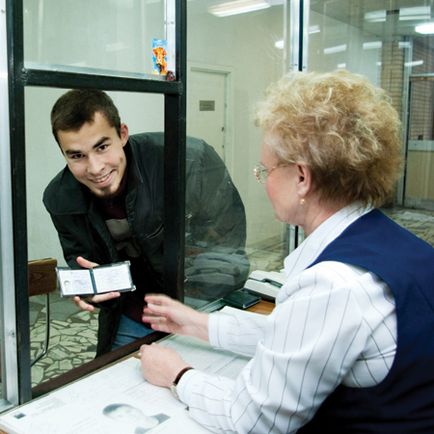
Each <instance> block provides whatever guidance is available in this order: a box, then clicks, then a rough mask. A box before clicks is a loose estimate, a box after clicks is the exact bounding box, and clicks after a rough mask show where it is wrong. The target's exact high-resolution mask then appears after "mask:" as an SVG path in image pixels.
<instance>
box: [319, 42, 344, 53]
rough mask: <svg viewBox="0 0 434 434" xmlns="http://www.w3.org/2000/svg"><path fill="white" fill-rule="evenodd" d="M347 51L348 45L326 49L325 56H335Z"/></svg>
mask: <svg viewBox="0 0 434 434" xmlns="http://www.w3.org/2000/svg"><path fill="white" fill-rule="evenodd" d="M342 51H347V44H342V45H335V46H334V47H327V48H324V54H334V53H340V52H342Z"/></svg>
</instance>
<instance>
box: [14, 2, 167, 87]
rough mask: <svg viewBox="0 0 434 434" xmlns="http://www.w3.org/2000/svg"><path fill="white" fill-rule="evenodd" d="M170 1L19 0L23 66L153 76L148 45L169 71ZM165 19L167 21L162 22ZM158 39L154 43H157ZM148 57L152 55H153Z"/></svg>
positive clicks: (151, 53) (158, 75)
mask: <svg viewBox="0 0 434 434" xmlns="http://www.w3.org/2000/svg"><path fill="white" fill-rule="evenodd" d="M173 4H174V2H173V0H141V1H136V0H109V1H106V0H94V1H90V2H89V1H86V0H77V1H67V0H38V1H34V0H24V11H23V13H24V62H25V66H26V67H27V68H34V69H49V70H55V71H69V72H81V73H86V72H88V73H93V74H106V75H118V76H119V75H120V76H127V77H137V78H144V77H146V78H156V79H157V78H159V77H160V76H161V75H165V73H164V74H163V73H162V74H160V72H161V71H160V70H159V69H156V65H155V63H154V60H155V54H154V52H153V49H154V48H155V47H157V46H161V48H162V49H164V50H166V54H165V56H164V57H165V61H166V62H168V63H169V65H167V68H166V69H169V70H171V71H174V70H175V59H174V39H173V36H172V33H171V31H170V29H169V28H170V27H171V26H172V25H173V23H170V21H168V20H167V19H166V18H167V16H166V15H167V13H169V14H170V9H171V8H172V9H173ZM166 24H167V25H166ZM158 41H160V42H158ZM153 57H154V60H153Z"/></svg>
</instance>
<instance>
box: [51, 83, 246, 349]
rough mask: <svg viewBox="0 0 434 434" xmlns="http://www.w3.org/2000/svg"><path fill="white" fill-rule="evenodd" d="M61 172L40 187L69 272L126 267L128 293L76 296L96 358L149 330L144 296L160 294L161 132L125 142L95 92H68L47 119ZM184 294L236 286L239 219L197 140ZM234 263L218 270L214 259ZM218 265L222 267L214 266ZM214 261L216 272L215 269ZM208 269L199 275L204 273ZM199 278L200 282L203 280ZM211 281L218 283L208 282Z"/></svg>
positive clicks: (232, 195)
mask: <svg viewBox="0 0 434 434" xmlns="http://www.w3.org/2000/svg"><path fill="white" fill-rule="evenodd" d="M51 124H52V131H53V134H54V137H55V139H56V141H57V143H58V144H59V147H60V149H61V151H62V153H63V155H64V157H65V159H66V167H65V168H64V169H63V170H62V171H61V172H59V173H58V174H57V175H56V177H55V178H54V179H53V180H52V181H51V182H50V184H49V185H48V186H47V188H46V190H45V192H44V197H43V202H44V205H45V207H46V209H47V210H48V212H49V213H50V215H51V218H52V221H53V223H54V225H55V227H56V229H57V232H58V234H59V239H60V243H61V245H62V249H63V253H64V256H65V259H66V261H67V263H68V265H69V266H70V267H72V268H78V267H85V268H89V267H93V266H95V265H97V264H107V263H112V262H117V261H120V260H129V261H130V262H131V272H132V276H133V281H134V283H135V285H136V288H137V289H136V291H134V292H131V293H124V294H122V295H121V294H120V293H119V292H111V293H107V294H101V295H95V296H93V297H88V298H86V299H81V298H79V297H75V298H74V301H75V303H76V304H77V306H79V307H80V309H82V310H88V311H93V310H94V308H95V307H94V305H95V304H96V305H97V306H98V307H100V313H99V329H98V345H97V355H101V354H103V353H105V352H107V351H110V350H111V349H112V348H116V347H118V346H121V345H124V344H126V343H129V342H131V341H132V340H134V339H137V338H139V337H142V336H144V335H146V334H148V333H150V332H151V331H152V330H151V329H149V328H148V327H146V325H144V324H143V323H142V321H141V315H142V310H143V304H144V296H145V294H147V293H150V292H164V286H163V281H162V272H163V241H164V228H163V213H164V192H163V181H164V171H163V151H164V135H163V133H144V134H137V135H132V136H129V134H128V127H127V125H126V124H124V123H121V121H120V117H119V114H118V110H117V108H116V107H115V105H114V104H113V101H112V100H111V98H110V97H109V96H108V95H107V94H105V93H104V92H102V91H99V90H71V91H69V92H67V93H66V94H64V95H63V96H61V97H60V98H59V99H58V100H57V102H56V103H55V104H54V106H53V109H52V112H51ZM186 173H187V179H186V232H187V238H186V244H187V248H188V249H190V251H194V252H195V255H194V256H192V257H191V258H188V260H187V261H186V267H188V270H186V274H187V276H186V277H187V285H186V286H187V289H189V290H191V291H194V290H197V285H195V282H196V283H197V282H199V283H200V282H201V280H202V281H203V280H205V281H207V280H208V282H214V285H213V284H208V287H207V288H205V292H207V294H205V295H204V291H203V287H201V286H200V285H198V286H199V287H201V291H199V292H200V295H201V296H204V297H206V296H208V297H210V298H217V297H218V296H220V295H221V293H220V292H219V291H222V292H228V291H230V290H232V289H234V288H236V287H240V286H242V283H243V281H244V279H245V277H246V274H247V272H248V261H247V260H246V258H245V254H244V245H245V213H244V206H243V204H242V201H241V199H240V196H239V194H238V192H237V190H236V188H235V186H234V185H233V183H232V181H231V179H230V176H229V174H228V172H227V170H226V168H225V166H224V163H223V162H222V160H221V159H220V158H219V157H218V155H217V154H216V152H215V151H214V150H213V148H212V147H211V146H209V145H207V144H206V143H205V142H203V141H201V140H198V139H193V138H188V140H187V167H186ZM227 256H230V257H231V258H232V259H233V261H232V264H230V267H229V269H228V266H227V265H228V264H227V263H226V266H225V267H224V266H222V265H221V264H222V263H223V262H224V261H223V259H225V258H227ZM220 260H222V261H220ZM216 264H219V265H216ZM210 268H211V269H213V270H214V272H213V273H211V274H209V275H208V277H209V278H208V279H206V276H207V274H206V273H205V274H204V273H202V272H203V271H204V270H209V269H210ZM204 276H205V279H204ZM216 276H217V278H216Z"/></svg>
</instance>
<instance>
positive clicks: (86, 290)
mask: <svg viewBox="0 0 434 434" xmlns="http://www.w3.org/2000/svg"><path fill="white" fill-rule="evenodd" d="M56 272H57V279H58V280H59V287H60V292H61V294H62V296H64V297H68V296H73V295H95V294H103V293H104V292H111V291H120V292H125V291H134V290H135V289H136V287H135V286H134V283H133V281H132V279H131V272H130V262H129V261H124V262H116V263H114V264H108V265H100V266H98V267H95V268H82V269H79V270H73V269H71V268H67V267H57V268H56Z"/></svg>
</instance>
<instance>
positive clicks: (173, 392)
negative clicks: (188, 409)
mask: <svg viewBox="0 0 434 434" xmlns="http://www.w3.org/2000/svg"><path fill="white" fill-rule="evenodd" d="M190 369H193V367H192V366H186V367H185V368H182V369H181V370H180V371H179V372H178V375H177V376H176V377H175V379H174V380H173V383H172V384H171V385H170V391H171V392H172V394H173V396H174V397H175V398H176V399H179V395H178V392H177V390H176V386H177V385H178V383H179V381H180V380H181V378H182V376H183V375H184V374H185V373H186V372H187V371H189V370H190Z"/></svg>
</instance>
